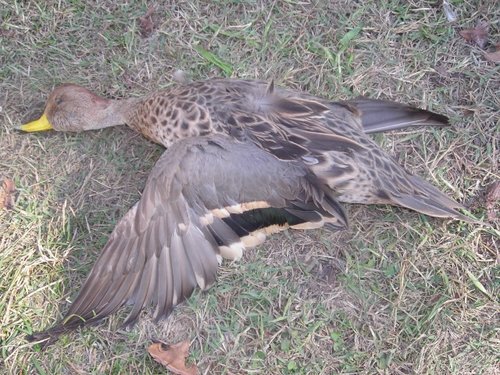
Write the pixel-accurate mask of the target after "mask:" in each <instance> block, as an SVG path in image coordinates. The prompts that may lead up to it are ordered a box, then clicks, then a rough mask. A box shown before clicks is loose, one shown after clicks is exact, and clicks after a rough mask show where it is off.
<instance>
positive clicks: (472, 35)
mask: <svg viewBox="0 0 500 375" xmlns="http://www.w3.org/2000/svg"><path fill="white" fill-rule="evenodd" d="M488 29H489V25H488V22H486V21H479V22H478V24H477V26H476V27H474V28H473V29H464V30H461V31H460V35H461V36H462V37H463V38H464V39H465V40H466V41H468V42H469V43H475V44H476V45H478V46H479V47H480V48H484V47H486V44H487V43H488Z"/></svg>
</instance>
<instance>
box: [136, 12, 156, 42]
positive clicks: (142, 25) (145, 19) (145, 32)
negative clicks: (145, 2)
mask: <svg viewBox="0 0 500 375" xmlns="http://www.w3.org/2000/svg"><path fill="white" fill-rule="evenodd" d="M154 13H155V8H154V6H152V5H151V6H150V7H149V8H148V10H147V12H146V14H144V16H142V17H139V30H140V33H141V36H142V37H143V38H147V37H148V36H150V35H151V34H152V33H153V30H154V28H155V24H154V22H153V14H154Z"/></svg>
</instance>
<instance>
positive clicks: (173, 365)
mask: <svg viewBox="0 0 500 375" xmlns="http://www.w3.org/2000/svg"><path fill="white" fill-rule="evenodd" d="M190 345H191V344H190V343H189V341H188V340H186V341H181V342H179V343H177V344H173V345H167V344H164V343H161V342H157V343H154V344H151V345H150V346H149V348H148V353H149V354H151V356H152V357H153V359H154V360H155V361H156V362H158V363H160V364H161V365H163V366H165V367H166V368H168V369H169V370H170V371H172V372H173V373H174V374H177V375H198V374H199V372H198V368H197V367H196V366H195V365H190V366H188V367H186V358H187V356H188V352H189V346H190ZM164 346H166V350H165V349H164Z"/></svg>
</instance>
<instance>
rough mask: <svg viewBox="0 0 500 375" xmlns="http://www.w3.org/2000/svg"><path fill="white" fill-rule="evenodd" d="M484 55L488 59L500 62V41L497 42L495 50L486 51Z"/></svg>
mask: <svg viewBox="0 0 500 375" xmlns="http://www.w3.org/2000/svg"><path fill="white" fill-rule="evenodd" d="M484 57H485V58H486V60H488V61H491V62H494V63H498V62H500V43H497V45H496V46H495V50H494V51H492V52H485V54H484Z"/></svg>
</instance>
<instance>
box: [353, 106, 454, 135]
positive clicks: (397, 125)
mask: <svg viewBox="0 0 500 375" xmlns="http://www.w3.org/2000/svg"><path fill="white" fill-rule="evenodd" d="M345 103H346V104H348V105H350V106H352V107H354V108H355V109H356V110H357V111H358V112H359V115H360V117H361V123H362V125H363V129H364V131H365V133H366V134H371V133H379V132H386V131H390V130H397V129H401V128H406V127H410V126H424V125H428V126H446V125H449V119H448V117H446V116H444V115H440V114H437V113H434V112H430V111H427V110H425V109H419V108H414V107H411V106H408V105H405V104H401V103H395V102H391V101H386V100H377V99H368V98H363V97H360V98H357V99H353V100H348V101H346V102H345Z"/></svg>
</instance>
